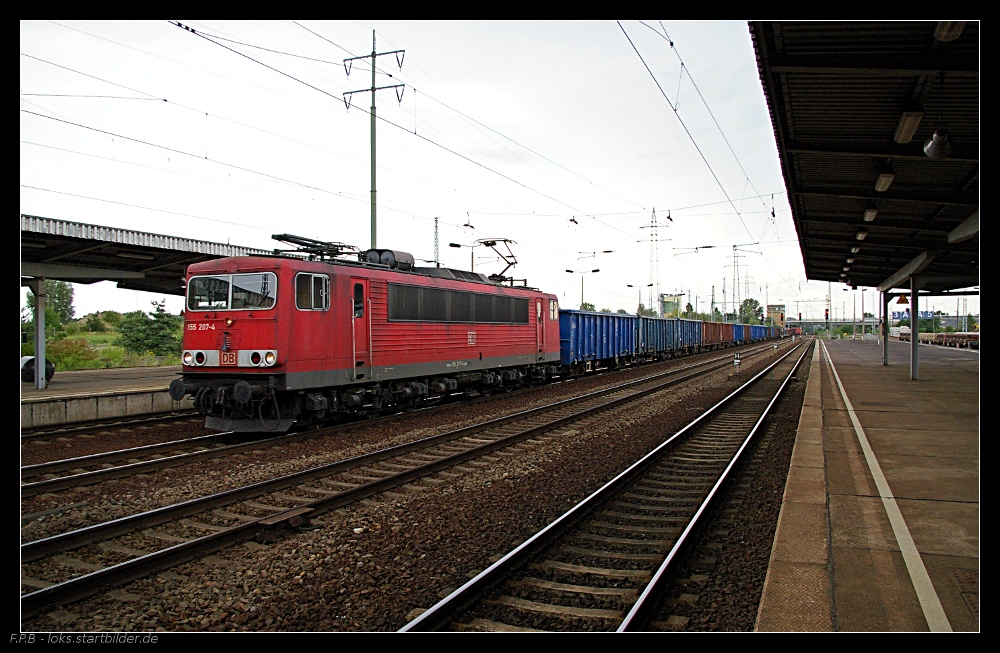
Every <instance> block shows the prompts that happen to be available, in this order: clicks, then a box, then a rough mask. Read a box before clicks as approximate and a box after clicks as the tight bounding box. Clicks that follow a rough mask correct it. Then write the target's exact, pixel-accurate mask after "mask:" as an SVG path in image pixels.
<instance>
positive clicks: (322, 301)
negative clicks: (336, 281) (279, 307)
mask: <svg viewBox="0 0 1000 653" xmlns="http://www.w3.org/2000/svg"><path fill="white" fill-rule="evenodd" d="M295 307H296V308H299V309H302V310H316V311H325V310H327V309H328V308H330V277H328V276H326V275H325V274H299V275H296V277H295Z"/></svg>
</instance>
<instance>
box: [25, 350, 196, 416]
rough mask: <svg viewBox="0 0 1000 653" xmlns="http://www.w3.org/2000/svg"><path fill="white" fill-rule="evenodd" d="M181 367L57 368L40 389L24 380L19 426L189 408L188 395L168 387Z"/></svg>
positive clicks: (190, 406)
mask: <svg viewBox="0 0 1000 653" xmlns="http://www.w3.org/2000/svg"><path fill="white" fill-rule="evenodd" d="M180 373H181V366H180V365H175V366H168V367H129V368H121V369H107V370H79V371H75V372H56V374H55V376H53V377H52V380H51V381H50V382H49V383H48V387H46V388H45V389H44V390H37V389H35V385H34V383H25V382H23V381H22V382H21V428H22V429H28V428H38V427H42V426H56V425H63V424H73V423H77V422H89V421H93V420H99V419H111V418H115V417H131V416H134V415H147V414H156V413H169V412H173V411H177V410H187V409H190V408H193V407H194V402H193V401H192V400H191V398H190V397H185V399H184V400H183V401H179V402H178V401H174V400H173V399H171V398H170V393H169V392H168V390H167V388H168V387H169V385H170V382H171V381H173V380H174V379H175V378H177V376H178V375H179V374H180Z"/></svg>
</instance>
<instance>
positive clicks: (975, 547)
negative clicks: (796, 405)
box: [755, 339, 980, 632]
mask: <svg viewBox="0 0 1000 653" xmlns="http://www.w3.org/2000/svg"><path fill="white" fill-rule="evenodd" d="M909 348H910V344H909V343H900V342H897V341H890V342H889V362H890V364H889V365H888V366H883V365H882V348H881V346H880V344H878V343H877V342H876V341H875V340H874V339H869V340H820V341H818V342H817V346H816V347H815V349H814V351H813V355H812V367H811V370H810V374H809V379H808V381H807V385H806V396H805V402H804V404H803V407H802V413H801V416H800V420H799V426H798V433H797V436H796V442H795V447H794V449H793V453H792V459H791V466H790V469H789V474H788V481H787V483H786V486H785V492H784V498H783V503H782V508H781V514H780V516H779V518H778V526H777V531H776V534H775V541H774V546H773V549H772V552H771V560H770V565H769V567H768V572H767V578H766V580H765V583H764V591H763V594H762V597H761V602H760V607H759V609H758V613H757V621H756V628H755V629H756V630H758V631H817V632H832V631H850V632H870V631H880V632H911V631H913V632H915V631H928V630H930V631H973V632H976V631H979V630H980V626H979V549H980V544H979V539H980V509H979V484H980V478H979V456H980V438H979V432H980V422H979V420H980V412H979V398H980V394H979V392H980V391H979V352H978V351H968V350H957V349H951V348H946V347H937V346H921V347H920V351H919V357H920V358H919V362H920V368H919V377H920V378H919V380H917V381H913V380H911V379H910V349H909Z"/></svg>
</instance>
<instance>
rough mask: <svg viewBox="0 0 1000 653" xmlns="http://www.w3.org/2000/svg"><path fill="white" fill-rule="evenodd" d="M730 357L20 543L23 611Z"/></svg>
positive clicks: (239, 537)
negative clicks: (24, 590)
mask: <svg viewBox="0 0 1000 653" xmlns="http://www.w3.org/2000/svg"><path fill="white" fill-rule="evenodd" d="M770 350H771V347H763V348H760V349H759V352H761V351H770ZM730 360H731V358H730V357H729V356H724V357H721V358H719V359H712V360H709V361H701V362H700V363H697V364H694V365H690V366H686V367H684V368H681V369H675V370H670V371H666V372H661V373H659V374H655V375H652V376H650V377H646V378H643V379H639V380H636V381H632V382H629V383H626V384H623V385H620V386H618V387H615V388H609V389H603V390H598V391H594V392H590V393H587V394H585V395H583V396H581V397H576V398H573V399H568V400H563V401H559V402H556V403H554V404H549V405H547V406H543V407H540V408H535V409H531V410H527V411H523V412H521V413H517V414H515V415H510V416H507V417H502V418H499V419H494V420H491V421H489V422H486V423H482V424H478V425H475V426H471V427H467V428H463V429H458V430H456V431H451V432H448V433H442V434H439V435H436V436H433V437H430V438H425V439H422V440H419V441H416V442H411V443H407V444H403V445H398V446H396V447H391V448H389V449H386V450H383V451H377V452H373V453H371V454H366V455H363V456H358V457H355V458H352V459H349V460H343V461H339V462H336V463H332V464H329V465H323V466H320V467H316V468H312V469H307V470H304V471H301V472H298V473H295V474H291V475H288V476H284V477H281V478H276V479H271V480H268V481H264V482H261V483H256V484H253V485H249V486H244V487H240V488H235V489H232V490H228V491H225V492H221V493H217V494H214V495H211V496H207V497H202V498H199V499H194V500H190V501H186V502H183V503H180V504H175V505H171V506H166V507H163V508H159V509H156V510H152V511H148V512H145V513H141V514H138V515H133V516H131V517H125V518H122V519H118V520H114V521H111V522H107V523H103V524H96V525H94V526H90V527H87V528H82V529H78V530H75V531H71V532H67V533H63V534H61V535H56V536H52V537H48V538H45V539H42V540H36V541H33V542H27V543H25V544H23V545H22V547H21V558H22V590H23V589H24V588H28V591H27V592H25V593H23V594H22V603H21V607H22V614H23V615H24V616H29V615H32V614H36V613H37V612H38V611H40V610H44V609H46V608H47V607H51V606H53V605H60V604H65V603H68V602H71V601H74V600H77V599H80V598H83V597H86V596H89V595H91V594H94V593H96V592H99V591H102V590H104V589H106V588H108V587H111V586H115V585H119V584H122V583H125V582H128V581H131V580H135V579H138V578H141V577H144V576H147V575H149V574H151V573H155V572H157V571H160V570H162V569H165V568H168V567H171V566H174V565H176V564H179V563H181V562H185V561H187V560H191V559H195V558H197V557H200V556H203V555H206V554H208V553H210V552H212V551H215V550H218V549H220V548H223V547H225V546H228V545H230V544H233V543H236V542H239V541H244V540H248V539H254V538H258V539H268V538H274V537H278V536H279V533H280V531H281V530H283V529H288V528H296V527H304V526H307V525H308V523H309V521H310V520H316V519H317V517H319V516H320V515H322V514H323V513H324V512H327V511H330V510H333V509H335V508H338V507H341V506H344V505H348V504H350V503H353V502H356V501H359V500H361V499H363V498H365V497H368V496H372V495H374V494H377V493H380V492H383V491H385V490H387V489H390V488H392V487H396V486H398V485H400V484H405V483H409V482H411V481H413V480H416V479H419V478H422V477H426V476H429V475H431V474H434V473H436V472H438V471H440V470H444V469H447V468H449V467H454V466H456V465H460V464H461V463H463V462H467V461H471V460H474V459H476V458H480V457H483V456H485V455H488V454H489V453H491V452H494V451H497V450H500V449H503V448H506V447H511V446H513V445H516V444H517V443H520V442H525V441H529V442H530V441H532V440H534V441H535V442H541V441H542V439H541V438H544V434H545V433H546V432H547V431H551V430H553V429H557V428H559V427H560V426H565V425H568V424H571V423H573V422H574V421H577V420H580V419H582V418H584V417H587V416H590V415H594V414H597V413H598V412H600V411H603V410H606V409H608V408H611V407H613V406H617V405H621V403H623V402H627V401H633V400H635V399H638V398H640V397H643V396H646V395H648V394H651V393H653V392H658V391H660V390H663V389H665V388H667V387H669V386H671V385H675V384H677V383H681V382H684V381H687V380H690V379H692V378H696V377H698V376H701V375H703V374H707V373H709V372H711V371H714V370H717V369H720V368H723V367H728V366H729V365H730ZM692 368H697V369H692ZM68 552H72V553H73V555H72V556H69V555H66V554H67V553H68ZM81 571H83V572H87V573H81Z"/></svg>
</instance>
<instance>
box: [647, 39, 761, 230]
mask: <svg viewBox="0 0 1000 653" xmlns="http://www.w3.org/2000/svg"><path fill="white" fill-rule="evenodd" d="M639 22H640V23H641V24H642V25H645V26H646V27H648V28H649V29H651V30H653V33H655V34H656V35H657V36H659V37H660V38H662V39H664V40H666V41H667V43H669V44H670V49H671V50H673V51H674V54H675V55H677V60H678V61H680V62H681V70H683V71H684V72H685V73H687V76H688V79H689V80H691V85H692V86H694V90H695V91H696V92H697V93H698V97H700V98H701V101H702V103H703V104H704V105H705V109H707V110H708V115H709V116H711V117H712V122H714V123H715V126H716V127H717V128H718V130H719V133H720V134H722V140H724V141H725V142H726V147H728V148H729V151H730V153H732V155H733V158H734V159H736V165H738V166H739V167H740V170H741V171H742V172H743V176H744V177H745V178H746V180H747V182H749V184H750V187H751V188H753V190H754V192H755V193H757V197H759V198H761V199H763V196H762V195H760V191H758V190H757V188H756V187H755V186H754V185H753V182H752V181H751V180H750V175H749V174H747V171H746V170H745V169H744V168H743V164H742V163H741V162H740V158H739V157H738V156H736V152H735V151H734V150H733V146H732V145H731V144H730V143H729V139H728V138H726V133H725V132H724V131H723V130H722V125H720V124H719V121H718V120H716V119H715V114H714V113H712V107H710V106H709V105H708V100H706V99H705V96H704V95H702V93H701V89H700V88H698V84H697V83H695V81H694V76H693V75H691V70H690V69H689V68H688V67H687V65H686V64H685V63H684V60H683V59H682V58H681V53H680V52H678V51H677V48H676V47H675V46H674V40H673V39H672V38H670V34H668V33H667V28H666V27H663V22H662V21H660V27H661V28H662V29H663V34H660V33H659V32H657V31H656V29H654V28H653V27H650V26H649V25H647V24H646V23H645V22H643V21H639ZM761 204H764V202H763V201H761ZM764 208H765V209H766V208H767V204H764ZM772 217H773V213H772ZM761 235H762V236H763V234H761Z"/></svg>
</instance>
